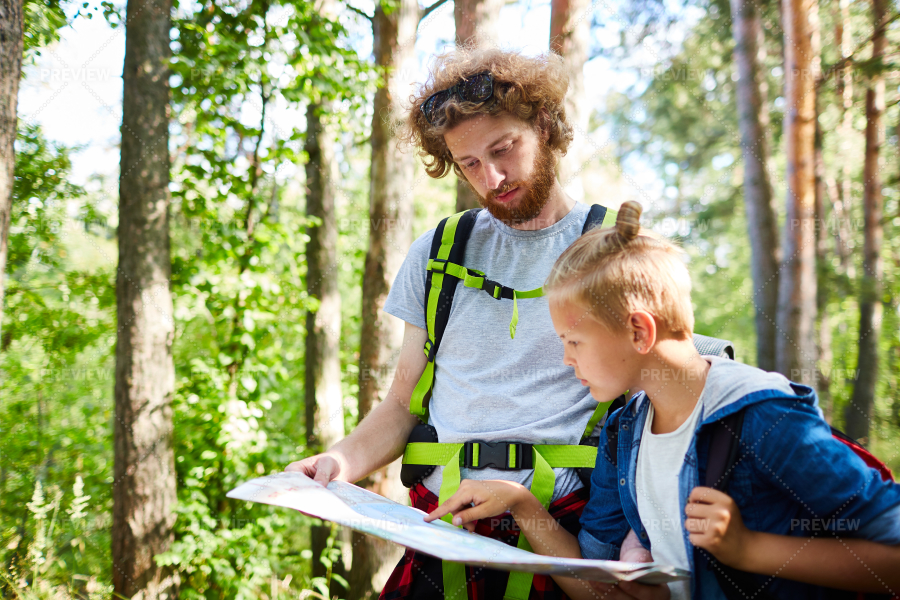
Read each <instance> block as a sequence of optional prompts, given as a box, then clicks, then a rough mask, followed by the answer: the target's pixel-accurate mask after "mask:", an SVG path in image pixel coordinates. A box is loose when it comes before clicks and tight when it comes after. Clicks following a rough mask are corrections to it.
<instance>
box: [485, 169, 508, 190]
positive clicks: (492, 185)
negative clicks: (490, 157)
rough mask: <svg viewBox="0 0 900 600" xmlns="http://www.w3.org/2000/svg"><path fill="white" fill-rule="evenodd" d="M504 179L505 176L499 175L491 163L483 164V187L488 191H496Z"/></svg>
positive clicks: (498, 171)
mask: <svg viewBox="0 0 900 600" xmlns="http://www.w3.org/2000/svg"><path fill="white" fill-rule="evenodd" d="M505 179H506V175H505V174H504V173H501V172H500V170H499V169H498V168H497V166H496V165H494V164H493V163H485V165H484V186H485V187H486V188H487V189H489V190H496V189H499V188H500V185H501V184H502V183H503V182H504V180H505Z"/></svg>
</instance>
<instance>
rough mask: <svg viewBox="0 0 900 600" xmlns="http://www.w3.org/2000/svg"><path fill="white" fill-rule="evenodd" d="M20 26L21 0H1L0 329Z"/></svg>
mask: <svg viewBox="0 0 900 600" xmlns="http://www.w3.org/2000/svg"><path fill="white" fill-rule="evenodd" d="M22 27H23V17H22V0H0V333H2V323H3V296H4V292H5V290H6V281H5V279H6V257H7V256H8V254H9V219H10V214H11V213H12V193H13V181H14V178H15V170H16V149H15V143H16V131H17V123H18V116H17V114H16V105H17V103H18V97H19V79H20V78H21V77H22V48H23V42H22V40H23V38H22ZM0 337H2V336H0Z"/></svg>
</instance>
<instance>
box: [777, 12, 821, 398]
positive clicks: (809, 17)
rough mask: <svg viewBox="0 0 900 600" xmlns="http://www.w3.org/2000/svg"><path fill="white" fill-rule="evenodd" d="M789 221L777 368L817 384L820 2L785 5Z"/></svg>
mask: <svg viewBox="0 0 900 600" xmlns="http://www.w3.org/2000/svg"><path fill="white" fill-rule="evenodd" d="M783 7H784V10H783V19H784V36H785V39H784V52H785V95H784V96H785V101H786V104H787V110H786V111H785V117H784V138H785V141H786V149H785V154H786V158H787V211H786V212H787V218H786V221H785V235H784V241H783V252H782V256H783V259H782V261H783V262H782V270H781V281H780V282H779V294H778V314H777V321H776V323H777V327H778V337H777V339H776V344H775V354H776V361H775V364H776V369H777V370H778V371H779V372H781V373H782V374H783V375H785V376H786V377H788V378H790V379H792V380H794V381H798V382H801V383H806V384H812V383H813V380H814V379H815V368H816V339H815V329H816V328H815V324H816V261H815V249H816V240H815V173H814V161H815V151H814V146H815V129H816V127H815V119H816V106H815V103H816V89H815V81H816V78H817V76H818V71H819V52H818V48H819V30H818V27H819V16H818V11H819V7H818V2H817V0H783Z"/></svg>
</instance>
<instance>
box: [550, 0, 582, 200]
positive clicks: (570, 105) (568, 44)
mask: <svg viewBox="0 0 900 600" xmlns="http://www.w3.org/2000/svg"><path fill="white" fill-rule="evenodd" d="M590 10H591V3H590V2H589V0H551V2H550V49H551V50H552V51H554V52H556V53H557V54H559V55H560V56H562V58H563V60H564V61H565V63H566V71H567V72H568V74H569V93H568V94H566V104H565V106H566V115H567V116H568V119H569V123H571V124H572V127H573V128H574V130H575V138H574V139H573V140H572V143H571V144H570V145H569V150H568V152H567V153H566V155H565V156H564V157H562V159H561V160H560V161H559V165H558V168H557V174H558V175H559V181H560V183H561V184H562V186H563V189H564V190H565V191H566V193H567V194H569V195H570V196H572V198H574V199H575V200H585V194H584V184H583V182H582V179H581V171H582V161H583V160H584V159H585V158H586V157H585V147H586V145H587V136H588V121H589V119H590V116H591V115H590V106H589V105H588V99H587V94H586V92H585V89H584V63H585V62H586V61H587V57H588V50H589V48H588V45H589V43H590V26H591V19H590Z"/></svg>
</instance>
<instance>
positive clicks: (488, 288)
mask: <svg viewBox="0 0 900 600" xmlns="http://www.w3.org/2000/svg"><path fill="white" fill-rule="evenodd" d="M481 289H483V290H484V291H485V292H487V294H488V295H489V296H490V297H491V298H493V299H494V300H501V299H502V298H503V286H502V285H500V284H499V283H497V282H496V281H491V280H490V279H485V280H484V283H482V284H481Z"/></svg>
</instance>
